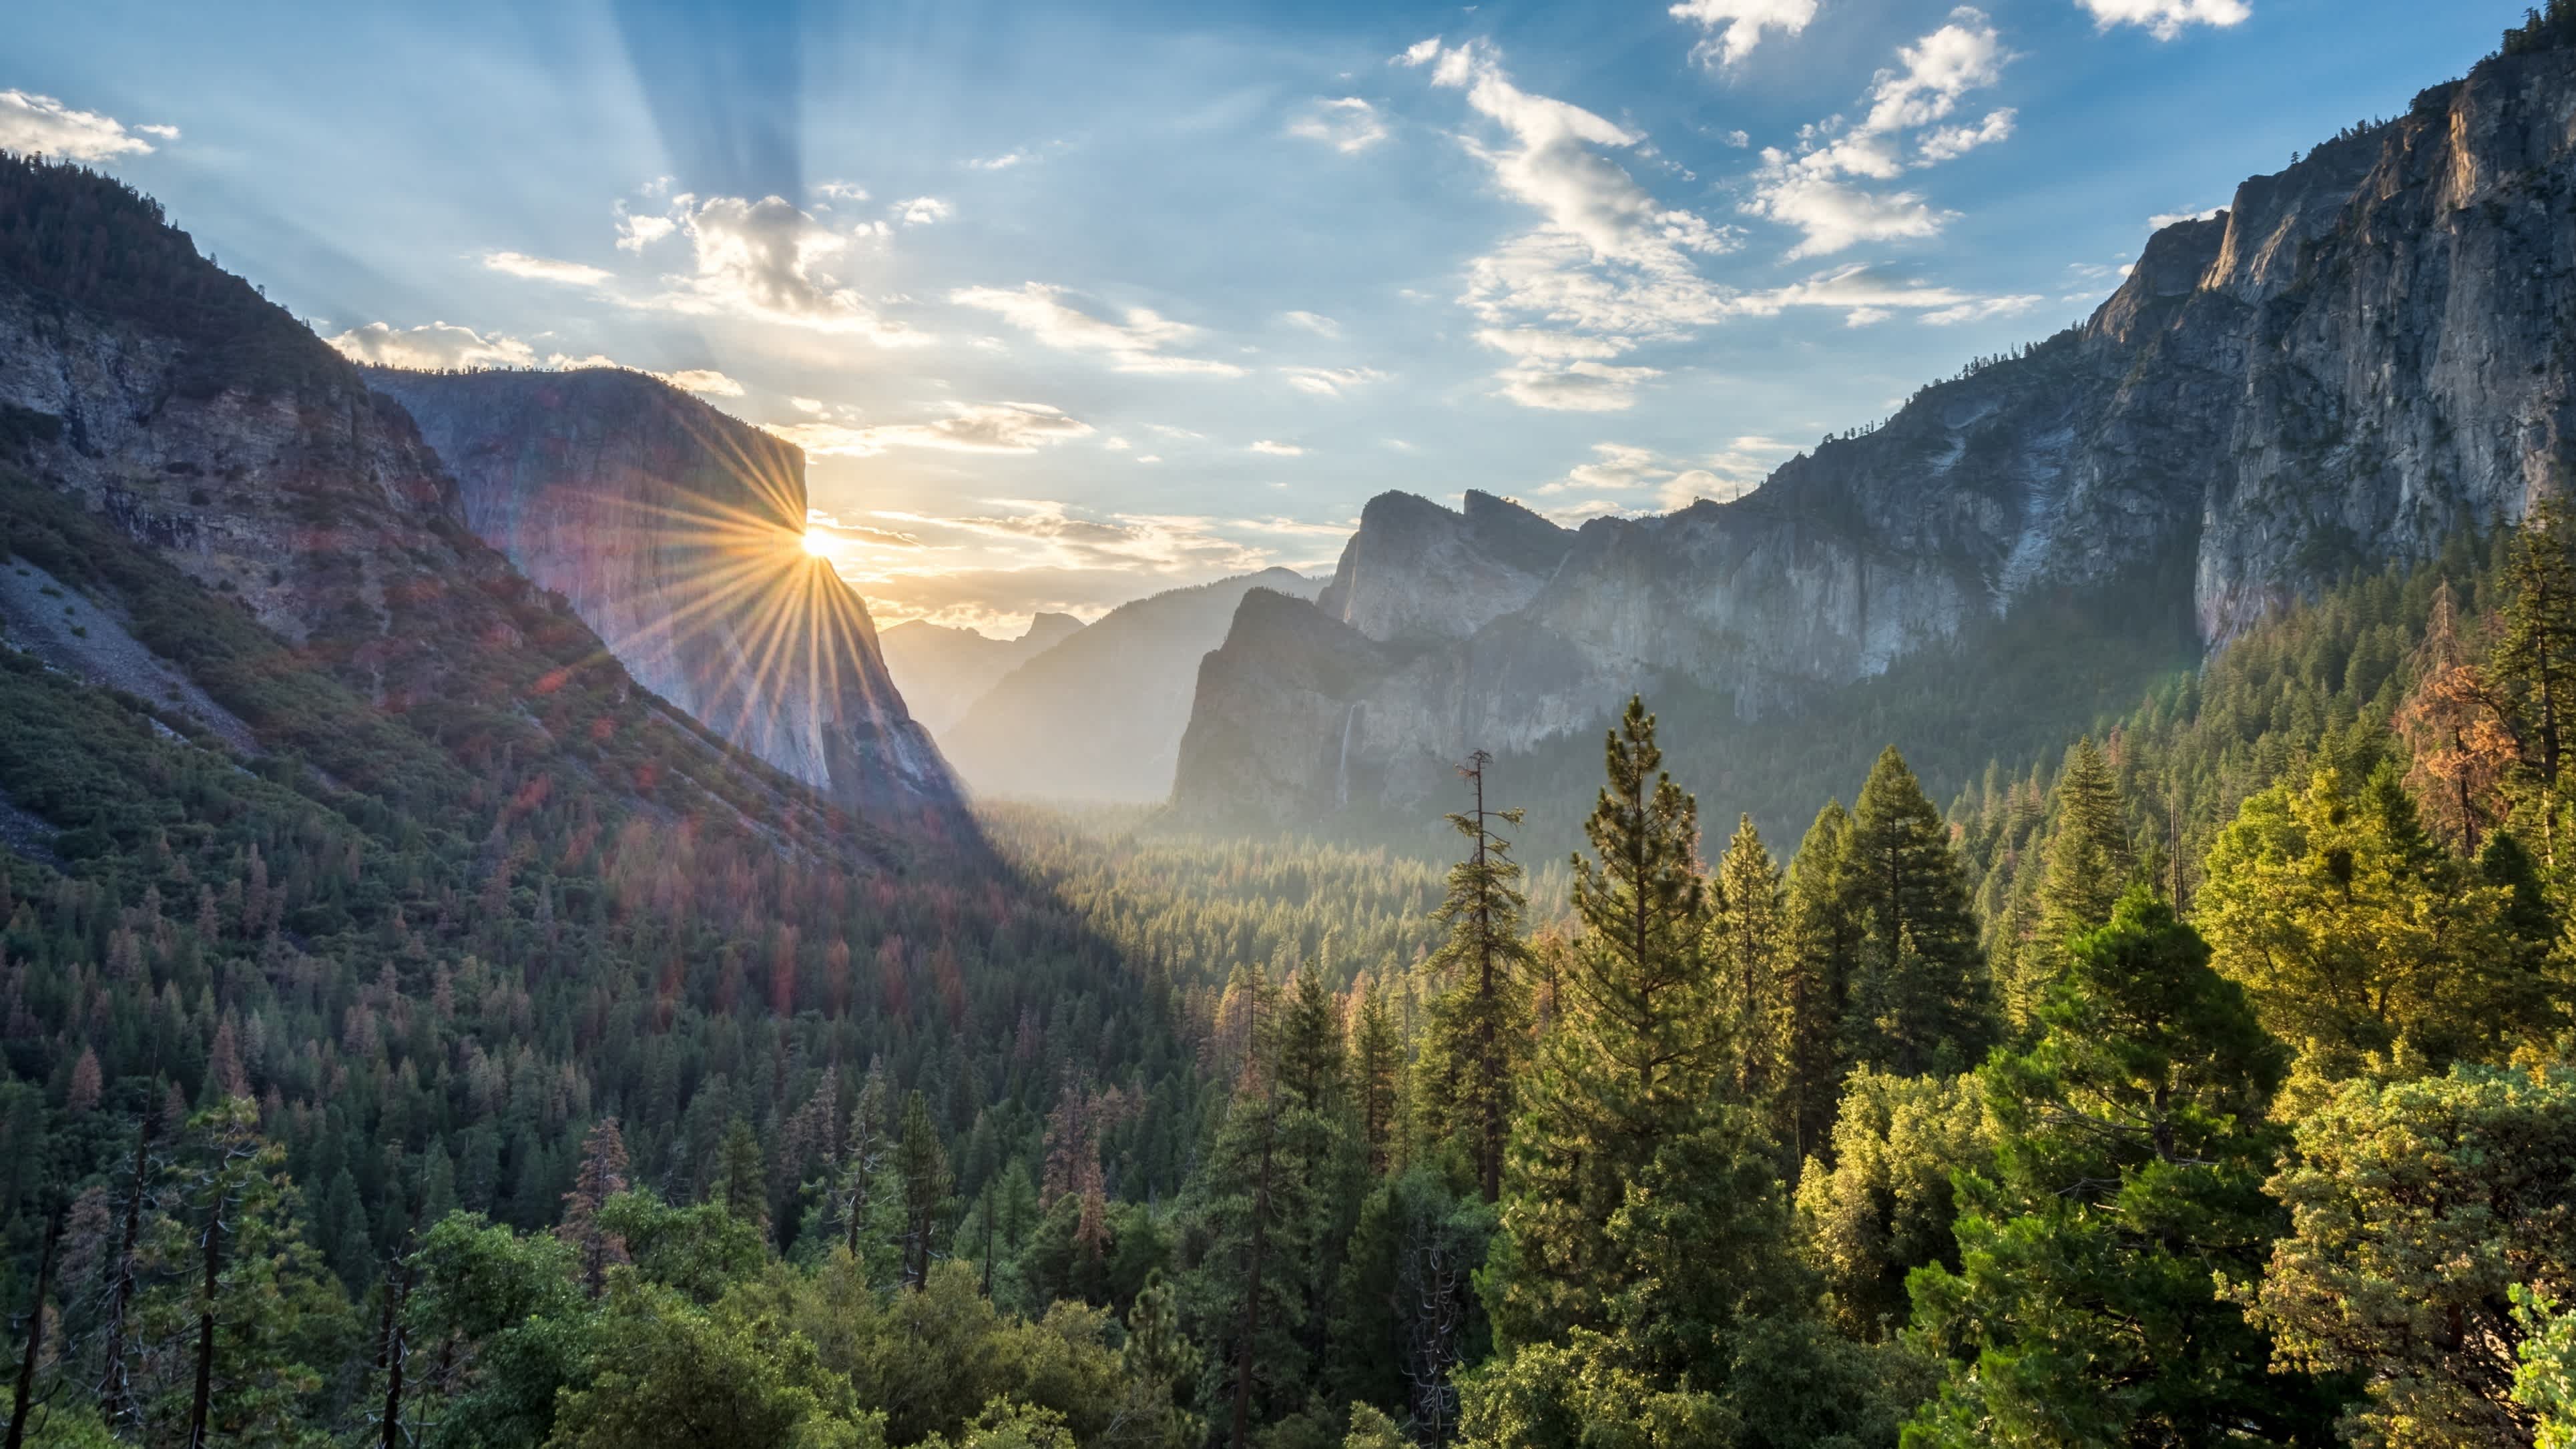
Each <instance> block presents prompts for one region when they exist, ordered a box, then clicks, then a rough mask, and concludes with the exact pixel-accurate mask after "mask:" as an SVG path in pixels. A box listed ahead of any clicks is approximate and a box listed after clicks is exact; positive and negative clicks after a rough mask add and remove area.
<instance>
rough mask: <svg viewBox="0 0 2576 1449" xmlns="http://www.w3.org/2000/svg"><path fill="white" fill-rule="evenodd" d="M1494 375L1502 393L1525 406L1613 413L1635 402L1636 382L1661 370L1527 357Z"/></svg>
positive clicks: (1561, 410)
mask: <svg viewBox="0 0 2576 1449" xmlns="http://www.w3.org/2000/svg"><path fill="white" fill-rule="evenodd" d="M1496 376H1497V377H1499V378H1500V379H1501V381H1502V384H1503V386H1502V395H1503V396H1504V397H1506V398H1509V399H1511V400H1512V401H1513V402H1516V403H1519V404H1520V405H1521V406H1522V407H1525V408H1544V409H1547V410H1549V411H1552V412H1571V413H1615V412H1625V411H1626V410H1627V409H1629V408H1631V407H1634V406H1636V402H1637V395H1636V388H1637V384H1639V383H1641V382H1644V381H1646V380H1647V379H1649V378H1655V377H1661V376H1663V373H1662V371H1661V370H1660V369H1657V368H1652V367H1613V366H1611V365H1609V364H1608V363H1605V362H1568V363H1562V364H1554V363H1547V362H1540V361H1530V362H1522V363H1518V364H1515V365H1513V366H1511V367H1508V368H1505V369H1504V370H1503V371H1502V372H1500V373H1498V374H1496Z"/></svg>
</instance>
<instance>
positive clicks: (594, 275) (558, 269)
mask: <svg viewBox="0 0 2576 1449" xmlns="http://www.w3.org/2000/svg"><path fill="white" fill-rule="evenodd" d="M483 265H484V266H486V267H489V268H491V269H492V270H493V271H496V272H505V273H507V274H509V275H510V276H513V277H525V278H527V279H528V280H530V281H534V282H560V283H562V284H564V285H565V286H570V287H596V286H599V285H601V284H602V283H604V282H606V281H608V280H609V275H610V274H609V273H608V272H606V271H604V270H602V269H600V268H598V267H592V266H585V265H583V264H582V263H580V262H562V261H556V260H555V259H554V258H552V257H532V256H529V255H528V254H526V253H525V252H485V253H484V254H483Z"/></svg>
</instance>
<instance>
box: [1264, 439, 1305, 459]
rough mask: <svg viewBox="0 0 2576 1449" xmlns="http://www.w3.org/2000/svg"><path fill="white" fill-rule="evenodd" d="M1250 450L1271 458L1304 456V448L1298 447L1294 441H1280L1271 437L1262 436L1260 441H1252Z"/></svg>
mask: <svg viewBox="0 0 2576 1449" xmlns="http://www.w3.org/2000/svg"><path fill="white" fill-rule="evenodd" d="M1252 451H1253V452H1256V453H1261V454H1264V455H1267V456H1269V457H1273V458H1302V457H1305V456H1306V450H1305V449H1303V448H1301V447H1298V446H1297V445H1296V444H1295V443H1282V442H1279V441H1277V440H1275V439H1271V438H1263V439H1262V440H1261V441H1259V442H1257V443H1254V444H1253V445H1252Z"/></svg>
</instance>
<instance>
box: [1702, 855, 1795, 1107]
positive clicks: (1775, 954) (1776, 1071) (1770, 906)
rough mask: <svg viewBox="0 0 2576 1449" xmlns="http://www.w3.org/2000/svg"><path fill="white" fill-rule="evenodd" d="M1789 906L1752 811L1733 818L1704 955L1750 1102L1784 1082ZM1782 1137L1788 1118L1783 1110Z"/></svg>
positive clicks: (1789, 1011) (1789, 1034)
mask: <svg viewBox="0 0 2576 1449" xmlns="http://www.w3.org/2000/svg"><path fill="white" fill-rule="evenodd" d="M1788 936H1789V932H1788V920H1787V910H1786V907H1785V905H1784V903H1783V901H1782V898H1781V888H1780V868H1779V867H1778V866H1777V865H1774V864H1773V863H1772V861H1771V851H1770V848H1769V847H1767V846H1765V845H1764V844H1763V843H1762V832H1760V831H1758V830H1756V829H1754V828H1753V817H1752V816H1750V815H1746V816H1743V817H1742V818H1740V819H1739V820H1738V821H1737V822H1736V826H1735V838H1734V839H1733V840H1732V841H1730V842H1728V844H1727V847H1726V855H1725V857H1724V858H1723V859H1721V860H1720V861H1719V862H1718V867H1717V909H1716V912H1715V914H1714V915H1713V916H1712V917H1711V919H1710V922H1709V957H1710V963H1711V966H1712V967H1713V969H1714V970H1715V972H1716V979H1717V983H1718V997H1719V1000H1720V1001H1721V1003H1722V1004H1723V1005H1722V1010H1723V1013H1724V1018H1725V1021H1726V1027H1727V1035H1728V1036H1729V1038H1730V1039H1731V1040H1732V1041H1733V1042H1734V1044H1735V1093H1736V1096H1737V1097H1738V1099H1740V1100H1743V1101H1747V1102H1751V1101H1759V1100H1764V1099H1768V1098H1771V1097H1773V1096H1774V1095H1775V1094H1779V1093H1782V1092H1783V1091H1784V1089H1785V1088H1786V1087H1787V1086H1788V1084H1789V1072H1788V1067H1789V1061H1790V1056H1791V1046H1792V1039H1793V1037H1794V1035H1795V1034H1796V1031H1797V1028H1798V1024H1799V1023H1798V1021H1797V1016H1798V1011H1797V1010H1796V1008H1794V1007H1793V1006H1792V1004H1791V1003H1790V1002H1789V1001H1788V1000H1787V999H1786V993H1785V992H1784V991H1783V989H1782V988H1783V987H1784V986H1785V985H1786V984H1787V979H1786V978H1787V976H1788V974H1789V973H1788V972H1787V971H1786V970H1785V969H1784V968H1785V967H1786V966H1787V953H1788V945H1789V940H1788ZM1782 1126H1783V1127H1784V1128H1786V1129H1787V1131H1786V1132H1784V1134H1783V1135H1784V1140H1788V1139H1790V1138H1793V1137H1794V1134H1795V1130H1796V1129H1795V1126H1794V1123H1793V1122H1791V1121H1789V1120H1787V1119H1786V1118H1784V1120H1783V1122H1782Z"/></svg>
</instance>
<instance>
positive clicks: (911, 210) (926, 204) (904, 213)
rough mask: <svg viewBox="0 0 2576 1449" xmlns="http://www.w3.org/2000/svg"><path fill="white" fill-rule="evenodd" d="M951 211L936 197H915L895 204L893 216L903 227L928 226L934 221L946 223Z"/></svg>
mask: <svg viewBox="0 0 2576 1449" xmlns="http://www.w3.org/2000/svg"><path fill="white" fill-rule="evenodd" d="M953 209H954V208H952V207H950V206H949V204H948V203H947V202H945V201H942V200H940V199H939V198H938V197H936V196H916V197H914V198H913V199H912V200H910V201H899V202H897V203H895V215H896V216H897V217H898V218H900V219H901V220H902V222H903V224H904V225H905V226H928V225H930V224H931V223H932V222H935V221H946V220H947V219H948V217H949V213H950V212H951V211H952V210H953Z"/></svg>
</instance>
